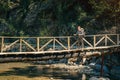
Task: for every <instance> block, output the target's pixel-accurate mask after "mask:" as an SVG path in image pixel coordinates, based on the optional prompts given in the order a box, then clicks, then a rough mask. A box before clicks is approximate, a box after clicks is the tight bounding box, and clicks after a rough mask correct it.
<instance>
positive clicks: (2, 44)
mask: <svg viewBox="0 0 120 80" xmlns="http://www.w3.org/2000/svg"><path fill="white" fill-rule="evenodd" d="M3 46H4V37H2V42H1V53H2V52H3Z"/></svg>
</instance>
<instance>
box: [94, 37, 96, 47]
mask: <svg viewBox="0 0 120 80" xmlns="http://www.w3.org/2000/svg"><path fill="white" fill-rule="evenodd" d="M93 38H94V40H93V41H94V42H93V43H94V44H93V45H94V48H95V47H96V36H95V35H94V37H93Z"/></svg>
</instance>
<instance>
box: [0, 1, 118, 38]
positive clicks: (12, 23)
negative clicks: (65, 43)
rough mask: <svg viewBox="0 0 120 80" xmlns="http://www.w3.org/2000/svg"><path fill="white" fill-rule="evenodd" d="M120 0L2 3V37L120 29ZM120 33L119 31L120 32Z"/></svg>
mask: <svg viewBox="0 0 120 80" xmlns="http://www.w3.org/2000/svg"><path fill="white" fill-rule="evenodd" d="M119 15H120V1H119V0H0V35H4V36H6V35H10V36H63V35H64V36H65V35H73V33H75V31H76V27H77V25H81V26H82V27H83V28H85V31H86V33H87V34H96V33H100V32H101V31H109V29H110V28H111V27H114V26H115V27H116V28H117V29H116V30H119V27H120V16H119ZM117 32H119V31H117Z"/></svg>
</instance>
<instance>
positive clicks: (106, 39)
mask: <svg viewBox="0 0 120 80" xmlns="http://www.w3.org/2000/svg"><path fill="white" fill-rule="evenodd" d="M105 46H107V35H105Z"/></svg>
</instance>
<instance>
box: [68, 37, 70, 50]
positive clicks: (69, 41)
mask: <svg viewBox="0 0 120 80" xmlns="http://www.w3.org/2000/svg"><path fill="white" fill-rule="evenodd" d="M68 50H70V37H68Z"/></svg>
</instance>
